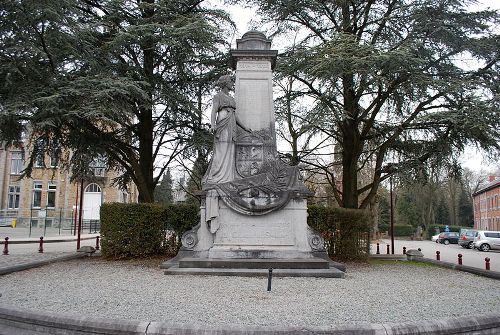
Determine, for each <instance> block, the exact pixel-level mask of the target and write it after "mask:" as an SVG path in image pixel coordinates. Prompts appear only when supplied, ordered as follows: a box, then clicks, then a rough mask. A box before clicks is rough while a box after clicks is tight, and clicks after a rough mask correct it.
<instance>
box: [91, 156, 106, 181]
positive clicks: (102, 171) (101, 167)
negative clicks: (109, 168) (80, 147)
mask: <svg viewBox="0 0 500 335" xmlns="http://www.w3.org/2000/svg"><path fill="white" fill-rule="evenodd" d="M106 165H107V164H106V159H105V158H104V157H102V156H98V157H96V158H94V159H93V160H92V162H91V163H90V168H91V169H92V173H93V174H94V176H95V177H104V176H105V175H106Z"/></svg>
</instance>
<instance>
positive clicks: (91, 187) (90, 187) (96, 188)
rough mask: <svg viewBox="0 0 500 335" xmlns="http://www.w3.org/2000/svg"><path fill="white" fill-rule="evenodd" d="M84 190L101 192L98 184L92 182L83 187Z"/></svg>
mask: <svg viewBox="0 0 500 335" xmlns="http://www.w3.org/2000/svg"><path fill="white" fill-rule="evenodd" d="M85 192H89V193H97V192H101V188H100V187H99V185H97V184H94V183H93V184H90V185H88V186H87V187H86V188H85Z"/></svg>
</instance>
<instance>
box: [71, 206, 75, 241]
mask: <svg viewBox="0 0 500 335" xmlns="http://www.w3.org/2000/svg"><path fill="white" fill-rule="evenodd" d="M75 209H76V208H75ZM75 209H71V234H72V235H73V225H74V224H75V221H73V217H74V215H73V214H74V213H76V210H75Z"/></svg>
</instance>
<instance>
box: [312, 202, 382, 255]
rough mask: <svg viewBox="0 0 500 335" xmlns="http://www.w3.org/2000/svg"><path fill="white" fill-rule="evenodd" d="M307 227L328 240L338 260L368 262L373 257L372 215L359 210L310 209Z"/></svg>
mask: <svg viewBox="0 0 500 335" xmlns="http://www.w3.org/2000/svg"><path fill="white" fill-rule="evenodd" d="M308 214H309V215H308V218H307V223H308V224H309V226H310V227H311V228H312V229H314V230H315V231H317V232H318V233H320V234H321V235H322V236H323V238H324V239H325V244H326V248H327V251H328V255H329V256H330V257H332V258H333V259H336V260H341V261H346V260H357V261H364V260H367V259H368V257H369V255H370V229H371V226H372V222H371V217H370V213H369V212H368V211H365V210H359V209H345V208H333V207H322V206H309V208H308Z"/></svg>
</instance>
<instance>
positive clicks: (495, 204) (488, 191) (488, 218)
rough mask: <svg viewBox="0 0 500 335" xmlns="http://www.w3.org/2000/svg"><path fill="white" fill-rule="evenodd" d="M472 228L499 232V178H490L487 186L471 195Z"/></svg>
mask: <svg viewBox="0 0 500 335" xmlns="http://www.w3.org/2000/svg"><path fill="white" fill-rule="evenodd" d="M472 198H473V202H474V228H475V229H480V230H498V231H500V200H499V198H500V178H499V177H495V176H490V177H489V180H488V184H486V185H485V186H484V187H482V188H481V189H479V190H478V191H477V192H475V193H474V194H473V195H472Z"/></svg>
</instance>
